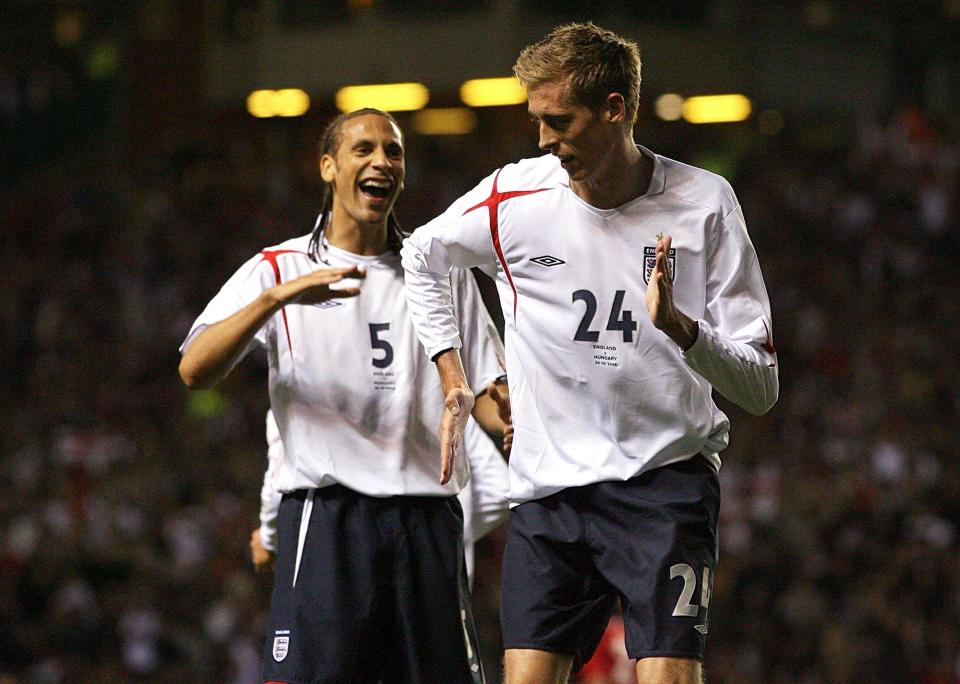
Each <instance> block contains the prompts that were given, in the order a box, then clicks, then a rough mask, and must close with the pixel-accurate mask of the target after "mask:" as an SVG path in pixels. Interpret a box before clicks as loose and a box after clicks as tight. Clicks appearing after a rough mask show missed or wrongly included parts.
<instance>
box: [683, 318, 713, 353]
mask: <svg viewBox="0 0 960 684" xmlns="http://www.w3.org/2000/svg"><path fill="white" fill-rule="evenodd" d="M710 330H711V328H710V325H709V324H708V323H707V322H706V321H705V320H703V319H702V318H700V319H697V339H695V340H694V341H693V344H691V345H690V346H689V347H688V348H687V349H686V351H684V350H683V349H681V350H680V355H681V356H682V357H683V358H684V359H685V360H690V359H696V358H697V357H699V356H700V355H701V351H702V350H703V349H704V347H705V346H706V343H705V342H704V339H703V338H704V337H706V336H707V335H708V334H709V332H710Z"/></svg>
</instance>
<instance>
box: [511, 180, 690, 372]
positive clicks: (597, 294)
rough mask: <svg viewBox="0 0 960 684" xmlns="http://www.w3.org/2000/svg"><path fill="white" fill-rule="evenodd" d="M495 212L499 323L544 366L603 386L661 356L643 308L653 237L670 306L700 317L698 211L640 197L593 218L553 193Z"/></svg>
mask: <svg viewBox="0 0 960 684" xmlns="http://www.w3.org/2000/svg"><path fill="white" fill-rule="evenodd" d="M499 211H500V214H499V218H500V225H499V228H500V243H501V247H502V251H503V255H504V259H505V261H506V264H507V268H506V269H503V272H501V273H500V291H501V294H502V296H503V300H504V301H503V305H504V311H505V313H506V316H507V319H508V325H510V326H511V327H512V328H513V329H514V332H515V333H517V334H518V337H519V338H520V340H522V342H523V344H524V345H526V346H528V347H529V348H530V351H532V352H533V351H535V352H536V354H535V355H536V356H539V357H541V358H544V359H546V360H547V363H551V364H555V365H556V367H558V368H567V369H569V370H570V371H571V372H574V371H575V372H576V374H577V375H579V376H582V377H583V378H584V379H595V380H597V381H600V382H604V379H606V381H609V380H610V379H612V378H614V377H616V376H618V375H622V374H624V373H630V372H634V371H640V370H641V368H642V367H644V366H647V365H648V362H649V358H647V359H646V360H644V359H645V357H649V355H650V354H654V355H655V356H656V355H659V354H662V353H663V352H664V350H666V349H667V347H668V345H667V340H666V338H665V336H664V334H663V333H662V332H660V331H658V330H656V329H655V328H654V326H653V324H652V323H651V322H650V318H649V315H648V314H647V310H646V303H645V298H646V290H647V283H648V279H649V276H650V270H651V267H652V265H653V261H654V249H655V245H656V241H657V235H658V234H660V233H663V234H669V235H671V236H672V238H673V246H672V248H671V251H670V255H669V262H670V267H671V270H672V272H673V275H674V281H673V287H674V297H675V301H676V304H677V306H678V307H679V308H680V309H681V310H682V311H684V312H685V313H686V314H687V315H688V316H690V317H691V318H694V319H696V318H699V317H701V316H702V315H703V311H704V306H705V295H704V287H705V285H704V283H705V274H706V265H705V261H704V251H705V230H704V222H705V216H706V215H707V212H706V210H704V209H703V208H702V207H699V206H697V205H693V204H689V203H675V204H673V205H670V204H665V202H664V201H663V199H662V197H660V196H655V197H646V196H643V197H639V198H637V199H635V200H633V201H631V202H628V203H627V204H625V205H623V206H621V207H619V208H618V209H615V210H598V209H595V208H593V207H591V206H589V205H587V204H586V203H585V202H584V201H583V200H581V199H580V198H579V197H577V196H576V195H575V194H574V193H573V192H572V191H571V190H570V189H569V188H568V187H566V186H559V187H557V188H554V189H552V190H549V191H546V192H542V193H538V194H536V195H529V196H524V197H518V198H516V199H513V200H509V201H507V202H504V203H502V204H501V206H500V207H499ZM507 271H509V278H508V277H507V274H506V272H507ZM514 290H515V291H516V296H515V300H516V303H515V310H516V314H515V316H513V315H511V314H512V312H513V310H514V301H513V299H514Z"/></svg>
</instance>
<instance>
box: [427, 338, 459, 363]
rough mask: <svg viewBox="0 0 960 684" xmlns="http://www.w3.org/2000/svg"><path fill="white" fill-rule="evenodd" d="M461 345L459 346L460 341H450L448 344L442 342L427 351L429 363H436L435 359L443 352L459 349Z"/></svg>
mask: <svg viewBox="0 0 960 684" xmlns="http://www.w3.org/2000/svg"><path fill="white" fill-rule="evenodd" d="M462 346H463V345H462V344H460V340H459V339H457V340H451V341H449V342H442V343H440V344H438V345H435V346H433V347H431V348H430V349H428V350H427V356H429V357H430V360H431V361H434V362H436V360H437V357H438V356H440V355H441V354H442V353H443V352H446V351H450V350H451V349H460V347H462Z"/></svg>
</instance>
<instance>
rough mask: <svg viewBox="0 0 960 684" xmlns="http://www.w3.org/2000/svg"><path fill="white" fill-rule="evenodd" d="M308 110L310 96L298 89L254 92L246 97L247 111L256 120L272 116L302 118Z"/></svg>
mask: <svg viewBox="0 0 960 684" xmlns="http://www.w3.org/2000/svg"><path fill="white" fill-rule="evenodd" d="M308 109H310V96H309V95H307V94H306V93H305V92H304V91H302V90H300V89H299V88H283V89H282V90H254V91H253V92H252V93H250V94H249V95H247V111H248V112H250V114H252V115H253V116H255V117H257V118H258V119H268V118H270V117H272V116H303V115H304V114H306V113H307V110H308Z"/></svg>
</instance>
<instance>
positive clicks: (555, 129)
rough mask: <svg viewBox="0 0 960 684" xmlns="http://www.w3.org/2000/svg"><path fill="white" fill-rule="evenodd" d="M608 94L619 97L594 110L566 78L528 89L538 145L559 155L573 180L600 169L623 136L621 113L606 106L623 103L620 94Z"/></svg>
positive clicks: (562, 164)
mask: <svg viewBox="0 0 960 684" xmlns="http://www.w3.org/2000/svg"><path fill="white" fill-rule="evenodd" d="M610 97H612V98H619V101H618V102H613V103H610V102H608V103H607V105H605V106H603V107H601V108H599V109H597V110H594V109H591V108H590V107H587V106H585V105H582V104H580V103H579V102H577V101H576V99H575V98H574V97H573V94H572V91H571V88H570V85H569V84H568V83H567V81H565V80H563V81H548V82H546V83H539V84H537V85H533V86H530V88H529V89H528V90H527V100H528V107H527V108H528V110H529V112H530V116H532V117H533V119H534V121H535V122H536V124H537V126H538V130H539V135H540V140H539V146H540V149H541V150H544V151H546V152H550V153H551V154H553V155H555V156H556V157H558V158H559V159H560V165H561V166H562V167H563V169H564V170H565V171H566V172H567V173H568V174H569V176H570V180H571V181H572V182H583V181H586V180H588V179H590V178H591V176H593V175H594V174H595V173H596V172H597V171H598V170H601V169H602V168H603V166H604V162H605V161H606V160H607V158H608V157H609V155H610V153H611V151H612V150H613V149H614V147H615V143H616V141H617V138H618V137H622V136H623V129H622V126H621V125H619V123H618V121H619V120H620V119H621V118H622V115H620V114H618V113H617V111H616V107H613V108H611V107H609V106H608V105H610V104H614V105H616V104H620V103H622V99H623V98H622V97H620V96H619V95H616V94H613V95H611V96H610Z"/></svg>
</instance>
